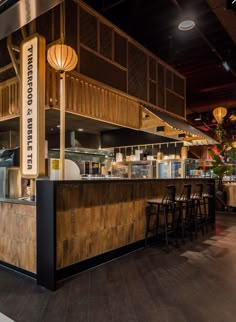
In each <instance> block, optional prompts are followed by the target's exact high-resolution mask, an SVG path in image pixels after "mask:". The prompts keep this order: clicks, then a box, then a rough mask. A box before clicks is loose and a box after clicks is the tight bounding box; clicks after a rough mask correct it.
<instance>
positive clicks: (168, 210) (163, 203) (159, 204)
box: [145, 185, 176, 246]
mask: <svg viewBox="0 0 236 322" xmlns="http://www.w3.org/2000/svg"><path fill="white" fill-rule="evenodd" d="M175 193H176V188H175V186H174V185H168V186H167V187H166V193H165V195H164V196H163V198H157V199H150V200H147V207H146V233H145V245H147V240H148V234H149V233H150V232H152V233H154V234H155V235H157V234H158V230H159V226H160V225H159V222H160V221H159V219H160V216H163V228H164V234H165V243H166V246H168V244H169V239H168V234H169V232H175V230H176V226H175V225H176V220H175ZM152 217H154V219H155V220H154V222H153V223H152V225H151V218H152Z"/></svg>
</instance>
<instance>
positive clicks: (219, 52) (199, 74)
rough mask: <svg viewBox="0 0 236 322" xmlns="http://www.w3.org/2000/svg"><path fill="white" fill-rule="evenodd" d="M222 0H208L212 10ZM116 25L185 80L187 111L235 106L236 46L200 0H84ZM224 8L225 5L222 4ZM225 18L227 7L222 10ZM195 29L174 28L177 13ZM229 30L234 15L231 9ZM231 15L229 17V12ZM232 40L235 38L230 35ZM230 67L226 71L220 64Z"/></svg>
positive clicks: (190, 112) (192, 117) (235, 22)
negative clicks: (174, 69) (184, 30)
mask: <svg viewBox="0 0 236 322" xmlns="http://www.w3.org/2000/svg"><path fill="white" fill-rule="evenodd" d="M222 1H223V2H224V3H225V4H226V1H225V0H209V2H211V5H212V6H213V7H214V6H215V7H214V8H216V9H217V7H216V6H217V5H218V6H220V5H221V6H222ZM86 3H88V4H89V5H91V6H93V7H94V8H95V9H96V10H97V11H99V12H100V13H101V14H102V15H104V16H105V17H106V18H108V19H109V20H110V21H112V22H113V23H114V24H115V25H117V26H118V27H119V28H121V29H122V30H123V31H125V32H126V33H127V34H129V35H130V36H132V37H133V38H134V39H135V40H137V41H138V42H140V43H141V44H142V45H143V46H145V47H146V48H148V49H149V50H151V51H152V52H153V53H155V54H156V55H157V56H158V57H160V58H161V59H163V60H164V61H165V62H167V63H168V64H170V65H171V66H173V67H174V68H176V69H177V70H178V71H179V72H180V73H182V74H183V75H184V76H185V77H186V78H187V114H190V115H189V119H190V120H191V121H194V118H195V114H192V113H193V112H196V111H197V112H208V111H209V110H212V109H213V108H214V107H216V106H217V105H218V104H224V105H228V106H227V107H230V108H234V107H235V108H236V45H235V43H234V41H233V40H232V38H231V37H230V35H229V33H228V32H227V31H226V30H225V29H224V27H223V26H222V24H221V22H220V21H219V20H218V18H217V17H216V15H215V13H214V11H213V10H212V7H210V6H209V5H208V1H204V0H178V1H176V0H97V1H94V0H86ZM223 9H224V8H223ZM222 11H223V15H224V12H225V14H226V16H222V18H223V19H228V16H227V11H226V10H222ZM183 16H185V17H192V18H193V20H194V21H195V23H196V27H195V28H194V29H192V30H191V31H188V32H183V31H180V30H178V28H177V26H178V22H179V21H180V20H181V19H182V17H183ZM233 18H234V19H235V20H234V24H233V25H234V28H235V27H236V16H235V12H234V13H233ZM231 19H232V16H231ZM235 39H236V37H235ZM223 61H227V63H228V64H229V66H230V67H231V70H230V71H228V72H227V71H226V70H225V69H224V67H223V66H222V62H223Z"/></svg>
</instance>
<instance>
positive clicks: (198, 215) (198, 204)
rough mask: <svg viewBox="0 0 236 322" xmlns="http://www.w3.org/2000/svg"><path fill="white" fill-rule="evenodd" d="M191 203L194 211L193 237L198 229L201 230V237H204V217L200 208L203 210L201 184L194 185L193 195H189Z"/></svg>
mask: <svg viewBox="0 0 236 322" xmlns="http://www.w3.org/2000/svg"><path fill="white" fill-rule="evenodd" d="M191 199H192V201H193V211H194V214H193V216H194V230H195V236H196V238H197V234H198V228H200V229H201V231H202V235H204V223H205V216H204V215H203V213H202V207H204V208H205V205H204V199H203V183H196V184H195V189H194V193H193V194H192V195H191Z"/></svg>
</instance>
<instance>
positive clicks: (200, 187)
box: [193, 183, 203, 198]
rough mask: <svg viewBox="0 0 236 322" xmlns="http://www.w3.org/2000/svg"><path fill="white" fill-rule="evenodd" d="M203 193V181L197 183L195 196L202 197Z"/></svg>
mask: <svg viewBox="0 0 236 322" xmlns="http://www.w3.org/2000/svg"><path fill="white" fill-rule="evenodd" d="M202 194H203V183H196V184H195V191H194V194H193V197H194V198H202Z"/></svg>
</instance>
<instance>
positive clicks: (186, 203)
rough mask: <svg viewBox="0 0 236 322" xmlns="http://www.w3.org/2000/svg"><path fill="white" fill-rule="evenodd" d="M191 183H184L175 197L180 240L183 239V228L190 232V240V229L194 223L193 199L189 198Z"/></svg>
mask: <svg viewBox="0 0 236 322" xmlns="http://www.w3.org/2000/svg"><path fill="white" fill-rule="evenodd" d="M191 190H192V186H191V184H184V186H183V190H182V192H181V194H180V196H179V197H177V198H176V205H177V211H178V213H179V222H180V226H181V231H182V240H183V241H184V236H185V230H188V231H189V232H190V238H191V240H192V230H193V225H194V217H193V200H192V199H191Z"/></svg>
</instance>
